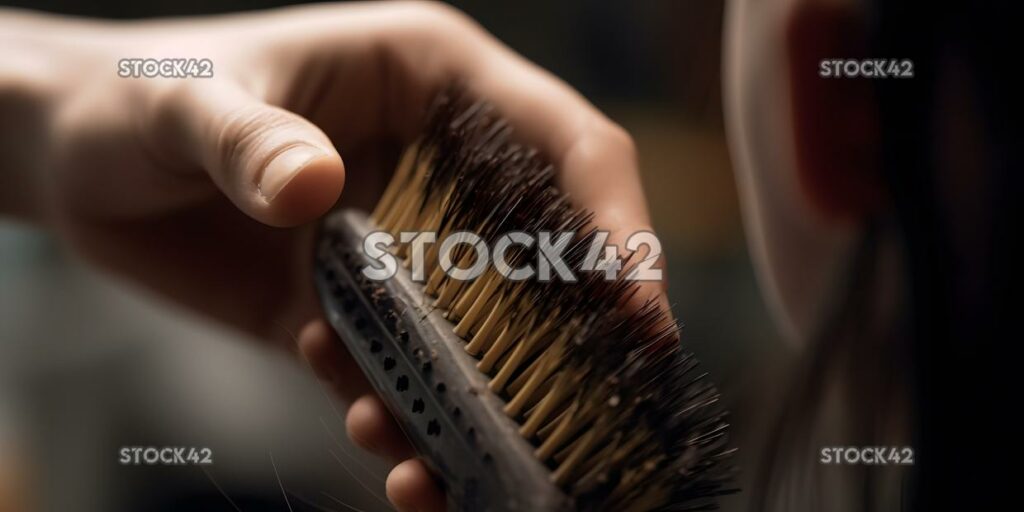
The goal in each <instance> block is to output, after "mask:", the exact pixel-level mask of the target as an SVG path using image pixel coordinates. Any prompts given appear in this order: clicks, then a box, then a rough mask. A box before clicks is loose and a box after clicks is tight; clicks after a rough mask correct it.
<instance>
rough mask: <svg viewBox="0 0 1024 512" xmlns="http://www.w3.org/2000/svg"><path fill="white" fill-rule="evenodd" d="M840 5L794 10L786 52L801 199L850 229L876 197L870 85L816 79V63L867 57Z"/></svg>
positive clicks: (804, 5)
mask: <svg viewBox="0 0 1024 512" xmlns="http://www.w3.org/2000/svg"><path fill="white" fill-rule="evenodd" d="M844 4H845V3H842V2H841V3H838V4H837V3H835V2H820V1H811V2H799V3H798V4H797V5H796V6H795V7H794V10H793V11H792V13H791V15H790V18H789V20H788V24H787V26H786V43H785V45H786V46H785V47H786V52H787V57H788V59H787V61H788V63H789V64H788V65H789V69H788V73H789V86H790V93H791V105H792V108H793V130H794V134H793V135H794V141H795V145H796V147H795V151H796V153H795V154H796V166H797V177H798V180H799V182H800V188H801V192H802V193H803V194H804V195H806V196H807V199H808V200H809V203H810V204H811V205H812V206H813V207H814V208H816V209H817V210H819V211H820V212H821V213H822V215H823V216H825V217H826V218H828V219H830V220H834V221H857V220H859V219H862V218H864V217H865V216H868V215H870V214H871V213H873V212H874V211H876V210H877V209H878V208H879V207H880V203H881V202H882V196H883V187H882V181H881V177H880V175H879V172H880V166H879V163H878V161H879V158H878V155H879V149H880V146H879V142H880V136H879V121H878V104H877V102H876V100H875V96H874V88H873V84H872V80H873V79H871V78H865V77H850V78H848V77H842V76H840V77H835V76H832V77H822V76H820V74H819V69H820V68H821V62H822V61H823V60H831V59H862V58H865V57H867V43H866V32H865V30H864V29H863V26H862V24H861V23H860V20H861V18H860V17H859V16H858V14H859V13H858V12H857V11H856V10H855V9H854V8H853V6H851V5H849V4H845V5H844Z"/></svg>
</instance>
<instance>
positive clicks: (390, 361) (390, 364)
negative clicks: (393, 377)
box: [384, 357, 395, 372]
mask: <svg viewBox="0 0 1024 512" xmlns="http://www.w3.org/2000/svg"><path fill="white" fill-rule="evenodd" d="M394 367H395V360H394V358H391V357H385V358H384V371H386V372H387V371H391V369H392V368H394Z"/></svg>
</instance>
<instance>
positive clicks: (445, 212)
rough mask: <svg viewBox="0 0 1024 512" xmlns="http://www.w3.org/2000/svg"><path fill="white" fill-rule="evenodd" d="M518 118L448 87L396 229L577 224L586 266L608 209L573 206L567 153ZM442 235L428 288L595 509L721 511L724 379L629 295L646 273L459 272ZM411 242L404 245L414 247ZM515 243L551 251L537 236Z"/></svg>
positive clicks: (493, 382) (559, 477) (429, 258)
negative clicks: (526, 143)
mask: <svg viewBox="0 0 1024 512" xmlns="http://www.w3.org/2000/svg"><path fill="white" fill-rule="evenodd" d="M511 132H512V130H511V128H510V127H509V126H508V124H507V123H506V122H505V121H504V120H503V119H501V117H499V116H498V115H496V114H495V113H494V112H493V109H492V108H491V106H490V105H488V104H487V103H486V102H482V101H474V100H472V99H470V98H469V97H468V96H467V95H466V94H464V93H463V92H462V90H461V89H460V88H458V87H451V88H448V89H446V90H445V91H444V92H443V93H442V94H440V95H439V97H438V99H437V100H436V101H435V103H434V105H433V107H432V108H431V111H430V113H429V114H428V117H427V123H426V129H425V130H424V132H423V135H422V136H421V138H420V139H419V140H418V141H417V142H416V143H414V144H413V145H411V146H410V147H409V148H408V149H407V150H406V152H405V153H404V155H403V157H402V158H401V161H400V162H399V165H398V168H397V170H396V172H395V175H394V177H393V179H392V181H391V183H390V185H389V186H388V189H387V190H386V192H385V194H384V196H383V197H382V198H381V201H380V203H379V204H378V206H377V208H376V209H375V211H374V212H373V215H372V218H373V220H374V222H375V223H376V224H377V226H378V227H379V228H381V229H382V230H384V231H388V232H390V233H392V234H393V235H394V236H395V238H396V239H398V234H399V233H400V232H403V231H411V232H422V231H432V232H435V233H437V240H443V239H444V238H445V237H446V236H447V235H449V234H451V233H455V232H458V231H471V232H473V233H476V234H478V235H479V236H480V237H481V238H482V239H483V240H484V241H485V242H486V243H487V244H488V245H489V246H493V245H492V244H493V243H494V242H495V241H497V239H498V238H499V237H500V236H502V235H504V234H505V233H509V232H512V231H522V232H526V233H538V232H541V231H551V232H568V231H573V232H575V233H576V235H575V237H574V239H573V241H572V242H571V243H570V246H569V248H568V249H567V250H566V251H565V256H564V259H565V261H566V262H567V263H568V265H569V266H570V268H572V269H573V270H574V271H575V269H576V268H578V267H579V264H580V262H581V261H582V260H583V258H584V256H585V255H586V253H587V249H588V248H589V247H590V245H591V243H592V241H593V238H594V237H595V234H596V230H595V227H594V226H592V219H593V215H592V214H591V213H589V212H587V211H585V210H582V209H580V208H577V207H574V206H573V205H572V203H571V202H570V200H569V197H568V196H567V195H566V194H564V193H562V192H561V191H559V190H558V188H557V187H556V173H555V169H554V167H553V166H552V165H551V164H550V163H549V162H547V161H545V160H544V159H543V158H542V157H541V156H540V155H539V154H538V153H537V152H536V151H534V150H532V149H530V148H527V147H523V146H520V145H517V144H515V143H513V142H512V141H511ZM439 245H440V244H433V245H431V246H428V248H427V250H426V254H425V263H426V265H425V269H426V283H425V287H424V293H425V294H426V295H427V297H425V299H424V300H429V301H432V305H433V307H436V308H439V309H441V310H442V311H444V313H445V315H446V317H447V318H448V319H449V320H451V322H452V324H453V325H452V328H453V330H454V332H455V333H456V334H457V335H458V336H459V337H461V338H462V339H464V340H465V341H466V345H465V348H466V351H467V352H469V353H470V354H471V355H472V356H474V357H475V358H477V359H478V360H479V363H478V368H479V369H480V370H481V371H482V372H484V373H485V374H487V375H488V376H489V377H490V388H491V390H492V391H494V392H495V393H496V394H498V395H499V396H501V397H502V398H503V399H505V401H506V407H505V412H506V413H507V414H508V415H509V416H510V417H512V418H513V419H514V420H515V421H517V422H518V423H519V424H520V426H521V428H520V433H521V434H522V435H523V436H524V437H525V438H527V439H528V440H529V441H530V442H531V443H533V445H534V446H535V447H536V449H535V455H536V456H537V457H538V459H540V460H541V461H542V462H543V463H545V464H547V465H548V467H549V468H550V469H551V479H552V481H553V482H554V483H556V484H557V485H559V486H561V487H562V488H563V489H564V490H565V491H566V492H567V493H569V494H571V495H572V496H574V497H575V498H576V500H577V503H578V504H579V506H580V508H582V509H604V510H622V511H629V510H705V509H709V508H714V497H715V496H718V495H720V494H723V493H726V492H730V491H729V490H726V489H725V486H726V484H727V483H728V482H729V481H730V479H731V473H732V468H731V466H730V455H731V452H732V450H730V449H729V448H728V445H727V437H726V433H727V428H728V424H727V422H726V419H725V414H724V413H723V412H722V411H721V409H720V408H719V407H718V404H717V402H718V400H719V394H718V392H717V390H716V389H715V387H714V386H713V385H711V384H709V383H708V382H707V381H706V380H705V379H704V378H703V377H704V375H702V374H700V373H699V372H698V369H697V362H696V360H695V359H694V358H693V357H692V355H691V354H689V353H687V352H685V351H684V350H683V349H682V348H681V346H680V344H679V342H678V339H679V328H678V326H677V324H676V323H675V322H674V321H673V320H672V319H671V318H670V316H669V315H668V314H667V313H666V312H665V311H663V310H662V309H661V308H660V307H659V306H657V305H656V304H655V303H652V302H649V303H647V304H645V305H644V306H643V307H641V308H639V309H638V310H637V309H636V308H632V310H630V309H629V308H627V307H626V304H627V303H628V302H629V301H630V298H631V297H632V296H633V295H634V294H635V293H636V291H637V286H636V283H635V282H632V281H626V280H623V279H621V278H620V279H617V280H612V281H608V280H606V279H605V278H604V274H603V273H601V272H584V273H581V274H577V275H580V279H579V280H578V281H576V282H565V281H562V280H558V279H555V280H552V281H547V282H544V281H540V280H537V279H527V280H522V281H512V280H508V279H505V278H504V277H503V276H502V275H501V274H499V273H498V272H497V271H496V270H495V269H494V268H488V269H487V270H486V271H485V272H484V273H483V274H482V275H480V276H479V277H478V278H476V279H475V280H472V281H459V280H455V279H453V278H451V277H449V276H448V275H447V274H446V273H445V272H443V271H442V270H441V267H440V265H439V263H438V262H439V254H438V252H439V248H438V246H439ZM409 251H410V249H409V246H408V245H402V244H399V245H398V246H396V247H395V248H394V252H395V254H396V255H398V256H399V257H400V258H404V259H407V258H408V257H409ZM473 255H474V253H473V251H471V250H463V251H461V252H460V251H459V250H458V249H456V250H455V251H454V257H453V258H452V260H453V261H454V262H456V263H459V265H458V266H460V267H466V266H468V265H469V264H470V263H472V258H473V257H474V256H473ZM510 255H511V258H512V260H513V262H516V263H520V262H529V261H536V257H537V249H536V247H535V246H534V247H531V248H529V249H524V248H522V247H521V246H519V247H517V248H516V250H514V251H513V252H512V253H511V254H510ZM407 264H408V262H407ZM513 266H514V265H513Z"/></svg>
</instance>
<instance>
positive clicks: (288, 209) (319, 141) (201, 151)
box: [163, 80, 345, 227]
mask: <svg viewBox="0 0 1024 512" xmlns="http://www.w3.org/2000/svg"><path fill="white" fill-rule="evenodd" d="M165 101H166V103H165V105H163V106H164V107H165V108H164V109H163V110H164V113H166V114H169V115H170V116H171V118H172V120H173V123H174V124H175V125H176V127H177V128H178V129H179V130H180V131H179V132H178V133H181V134H183V137H182V138H183V140H182V142H183V143H184V147H183V148H181V149H182V151H183V152H184V153H185V156H186V157H187V158H188V159H189V160H191V161H192V163H194V164H196V165H198V166H200V167H202V168H203V169H205V170H206V172H207V173H208V174H209V176H210V179H211V180H212V181H213V182H214V183H215V184H216V185H217V187H218V188H220V190H221V191H222V192H223V193H224V195H225V196H227V197H228V199H230V200H231V202H233V203H234V204H235V205H236V206H237V207H238V208H239V209H240V210H242V211H243V212H245V213H246V214H248V215H249V216H250V217H252V218H254V219H256V220H258V221H260V222H263V223H265V224H269V225H271V226H279V227H285V226H294V225H297V224H302V223H304V222H308V221H310V220H313V219H315V218H317V217H319V216H321V215H323V214H324V213H325V212H327V210H329V209H330V208H331V207H332V206H333V205H334V203H335V201H337V199H338V196H339V195H340V194H341V190H342V187H343V186H344V184H345V166H344V164H343V163H342V161H341V156H339V155H338V152H337V151H336V150H335V149H334V146H333V145H332V144H331V141H330V140H329V139H328V138H327V135H325V134H324V132H323V131H321V130H320V129H319V128H317V127H316V125H314V124H313V123H311V122H309V121H308V120H306V119H305V118H303V117H302V116H299V115H297V114H294V113H292V112H289V111H287V110H284V109H282V108H279V107H275V106H272V105H268V104H266V103H264V102H263V101H261V100H259V99H257V98H254V97H253V96H251V95H250V94H249V93H248V92H246V91H244V90H243V89H241V87H238V86H237V85H235V84H232V83H226V82H221V81H215V80H210V81H204V82H202V83H197V84H190V85H189V86H186V87H182V88H179V89H177V90H175V91H174V93H172V94H170V95H169V96H168V97H166V98H165Z"/></svg>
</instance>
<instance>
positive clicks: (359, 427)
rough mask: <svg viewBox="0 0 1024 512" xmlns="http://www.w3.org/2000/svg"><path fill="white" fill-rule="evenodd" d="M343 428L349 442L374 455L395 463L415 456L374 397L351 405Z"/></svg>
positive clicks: (382, 403)
mask: <svg viewBox="0 0 1024 512" xmlns="http://www.w3.org/2000/svg"><path fill="white" fill-rule="evenodd" d="M345 428H346V430H347V431H348V436H349V438H350V439H352V441H354V442H355V443H356V444H358V445H359V446H361V447H363V448H365V449H366V450H369V451H371V452H373V453H375V454H377V455H382V456H384V457H388V458H389V459H391V460H395V461H398V460H403V459H407V458H409V457H412V456H413V455H414V453H415V452H414V451H413V449H412V447H411V446H410V445H409V441H408V439H407V438H406V437H405V435H404V434H403V433H402V431H401V429H400V428H399V427H398V424H397V423H395V419H394V417H393V416H392V415H391V412H390V411H388V408H387V407H386V406H385V405H384V402H381V400H380V398H379V397H378V396H377V395H375V394H372V393H371V394H367V395H363V396H362V397H360V398H359V399H357V400H356V401H355V402H352V405H351V406H349V409H348V415H346V416H345Z"/></svg>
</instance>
